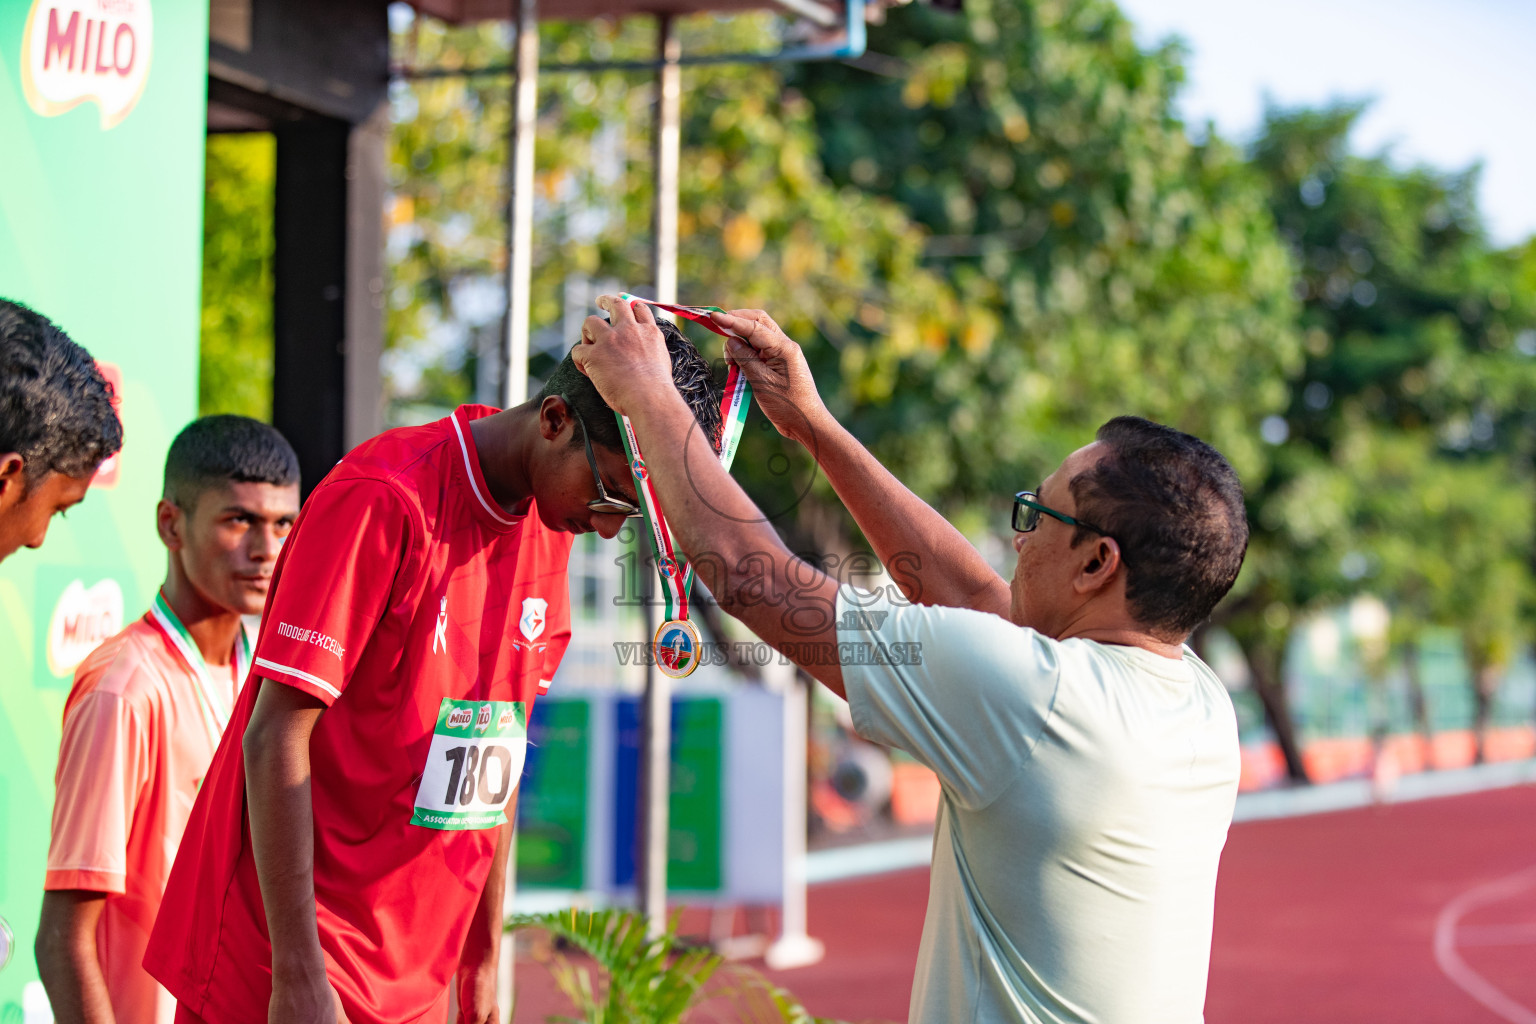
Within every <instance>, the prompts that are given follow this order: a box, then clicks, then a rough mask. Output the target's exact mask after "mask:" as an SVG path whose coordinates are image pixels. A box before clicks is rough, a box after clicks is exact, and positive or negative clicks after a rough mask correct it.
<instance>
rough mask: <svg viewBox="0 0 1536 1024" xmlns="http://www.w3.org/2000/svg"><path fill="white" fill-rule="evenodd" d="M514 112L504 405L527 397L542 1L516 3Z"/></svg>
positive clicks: (509, 150)
mask: <svg viewBox="0 0 1536 1024" xmlns="http://www.w3.org/2000/svg"><path fill="white" fill-rule="evenodd" d="M512 45H513V61H512V63H513V66H514V68H515V71H514V74H513V77H512V104H511V106H512V109H511V124H510V127H509V129H508V131H509V134H510V138H509V139H508V143H507V182H508V187H509V188H510V189H511V195H510V196H508V202H507V336H506V340H505V344H504V345H503V347H502V353H501V354H502V372H501V405H502V408H504V409H505V408H509V407H511V406H514V405H521V404H522V403H523V401H524V400H525V399H527V397H528V315H529V310H530V309H531V308H532V305H533V301H532V300H533V296H532V282H533V145H534V129H535V115H536V114H537V112H538V94H539V14H538V0H518V14H517V40H516V42H514V43H513V44H512Z"/></svg>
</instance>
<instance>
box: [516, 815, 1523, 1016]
mask: <svg viewBox="0 0 1536 1024" xmlns="http://www.w3.org/2000/svg"><path fill="white" fill-rule="evenodd" d="M927 894H928V884H927V872H926V871H924V870H918V871H902V872H896V873H893V874H888V875H881V876H877V877H874V878H867V879H860V880H856V881H848V882H837V883H828V884H823V885H818V886H815V887H813V888H812V889H811V896H810V924H811V927H810V931H811V934H813V935H815V936H817V937H818V938H820V939H822V940H823V941H824V942H825V943H826V945H827V957H826V959H825V960H824V961H822V962H821V963H820V964H817V965H815V966H812V967H806V968H802V969H800V970H796V971H786V972H782V973H778V974H775V975H773V977H774V980H775V981H777V982H778V983H779V984H781V985H784V986H785V987H787V988H789V989H791V990H792V991H794V992H795V993H796V995H798V996H799V997H800V998H801V999H802V1000H803V1001H804V1003H805V1004H806V1006H807V1007H808V1008H809V1009H810V1010H811V1012H813V1013H816V1014H819V1015H823V1016H830V1017H837V1018H841V1019H843V1020H848V1021H905V1020H906V1011H907V1000H908V997H909V995H910V992H911V969H912V963H913V961H914V959H915V957H916V954H917V943H918V936H919V933H920V932H921V929H922V917H923V907H924V905H925V903H926V900H927ZM758 966H761V965H758ZM518 980H519V983H520V988H521V991H520V1000H519V1002H520V1006H519V1008H518V1014H517V1020H518V1022H519V1024H528V1022H537V1021H542V1020H543V1019H544V1015H545V1014H547V1013H557V1012H561V1011H563V1010H564V1009H565V1008H564V1007H563V1006H562V1005H561V1002H562V1001H561V1000H559V999H558V997H557V996H556V995H555V994H554V991H553V987H552V986H551V985H550V984H549V982H548V979H547V976H546V975H545V973H544V969H543V968H542V967H540V966H538V965H536V964H533V963H530V962H522V963H519V965H518ZM711 1016H712V1015H711ZM1206 1021H1207V1022H1208V1024H1401V1022H1404V1021H1411V1022H1414V1024H1442V1022H1443V1024H1536V786H1520V787H1515V788H1510V789H1502V790H1494V791H1489V792H1484V793H1478V794H1474V795H1470V796H1459V797H1450V798H1445V799H1437V800H1422V801H1415V802H1411V803H1402V804H1394V805H1389V806H1387V807H1382V808H1374V807H1368V808H1363V809H1359V810H1349V811H1339V812H1335V813H1331V814H1318V815H1311V816H1307V817H1296V818H1286V819H1279V820H1271V821H1257V822H1248V823H1244V824H1239V825H1234V826H1233V828H1232V833H1231V836H1230V838H1229V839H1228V842H1227V848H1226V853H1225V855H1224V856H1223V858H1222V865H1221V878H1220V882H1219V884H1218V887H1217V895H1216V935H1215V942H1214V949H1213V952H1212V957H1211V979H1210V991H1209V997H1208V1000H1207V1004H1206Z"/></svg>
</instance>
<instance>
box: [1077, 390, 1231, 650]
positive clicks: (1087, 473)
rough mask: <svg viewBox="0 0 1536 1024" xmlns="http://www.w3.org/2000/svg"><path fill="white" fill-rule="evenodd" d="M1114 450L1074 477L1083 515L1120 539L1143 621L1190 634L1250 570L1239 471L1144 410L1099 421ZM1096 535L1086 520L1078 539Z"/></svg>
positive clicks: (1131, 599)
mask: <svg viewBox="0 0 1536 1024" xmlns="http://www.w3.org/2000/svg"><path fill="white" fill-rule="evenodd" d="M1097 437H1098V440H1099V442H1100V443H1102V444H1103V445H1104V446H1105V447H1106V448H1108V449H1109V451H1108V453H1107V454H1105V455H1104V457H1103V458H1101V459H1100V460H1099V461H1098V463H1097V464H1095V465H1094V466H1093V468H1092V469H1087V470H1084V471H1083V472H1081V473H1079V474H1078V475H1077V476H1075V477H1073V478H1072V481H1071V484H1070V487H1071V489H1072V497H1073V498H1074V499H1075V500H1076V502H1077V514H1078V516H1079V517H1080V518H1081V519H1083V520H1085V521H1087V522H1091V523H1095V524H1097V525H1098V526H1099V527H1102V528H1103V530H1104V532H1105V533H1107V534H1108V535H1109V536H1111V537H1113V538H1114V539H1115V541H1116V542H1117V543H1119V545H1120V554H1121V558H1122V559H1123V560H1124V563H1125V571H1126V577H1125V597H1126V602H1127V604H1128V605H1129V606H1130V612H1131V614H1132V615H1133V616H1135V618H1136V621H1138V622H1140V623H1141V624H1142V625H1143V626H1145V627H1147V628H1148V629H1149V630H1151V631H1152V632H1153V633H1155V634H1157V635H1159V636H1160V637H1162V638H1164V639H1168V640H1175V641H1179V640H1183V639H1184V638H1185V637H1187V636H1188V635H1189V634H1190V633H1191V632H1193V631H1194V629H1195V627H1196V626H1198V625H1200V623H1202V622H1204V621H1205V620H1206V619H1207V618H1209V617H1210V614H1211V611H1212V610H1213V609H1214V608H1215V607H1216V604H1217V602H1219V601H1220V600H1221V599H1222V598H1223V597H1225V596H1226V593H1227V591H1228V590H1231V589H1232V584H1233V583H1234V582H1236V581H1237V573H1238V570H1239V569H1241V568H1242V567H1243V556H1244V555H1245V554H1246V553H1247V551H1248V517H1247V513H1246V510H1245V508H1244V505H1243V487H1242V484H1241V483H1240V482H1239V481H1238V479H1237V473H1236V471H1234V470H1233V469H1232V466H1231V465H1230V464H1229V463H1228V462H1227V460H1226V459H1224V458H1223V457H1222V455H1221V453H1220V452H1218V451H1217V450H1216V449H1215V448H1212V447H1211V446H1210V445H1208V444H1206V443H1205V442H1204V441H1202V440H1200V439H1199V438H1197V437H1192V436H1190V435H1189V434H1185V433H1182V432H1180V431H1177V430H1174V429H1173V428H1172V427H1165V426H1163V425H1161V424H1158V423H1153V422H1152V421H1151V420H1144V419H1141V418H1140V417H1138V416H1117V417H1115V418H1114V419H1112V420H1110V421H1109V422H1108V423H1106V424H1104V425H1103V426H1102V427H1100V428H1099V432H1098V435H1097ZM1094 535H1095V534H1094V533H1093V531H1091V530H1085V529H1083V528H1082V527H1079V528H1078V530H1077V534H1076V535H1075V536H1074V537H1073V539H1072V543H1073V544H1074V545H1076V544H1078V543H1080V542H1081V541H1083V540H1085V539H1088V538H1090V537H1092V536H1094Z"/></svg>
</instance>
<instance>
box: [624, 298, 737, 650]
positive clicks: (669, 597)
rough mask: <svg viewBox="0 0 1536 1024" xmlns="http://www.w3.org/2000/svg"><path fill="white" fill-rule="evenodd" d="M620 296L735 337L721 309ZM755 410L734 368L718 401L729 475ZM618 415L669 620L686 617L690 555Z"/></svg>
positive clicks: (723, 459)
mask: <svg viewBox="0 0 1536 1024" xmlns="http://www.w3.org/2000/svg"><path fill="white" fill-rule="evenodd" d="M619 298H621V299H623V300H624V301H626V302H631V303H634V302H643V303H645V304H646V305H647V306H651V307H652V308H654V309H661V310H665V311H666V312H668V313H675V314H676V315H678V316H681V317H684V318H686V319H689V320H692V321H694V322H695V323H699V324H703V325H704V326H705V327H707V328H708V329H710V330H711V331H714V332H715V333H716V334H718V335H720V336H721V337H723V338H726V337H731V334H730V332H728V331H726V330H724V329H722V328H721V327H720V326H719V325H718V324H716V323H715V322H714V321H713V320H712V319H710V316H709V314H710V313H723V312H725V310H723V309H721V308H720V307H719V306H678V305H671V304H668V303H665V302H652V301H650V300H649V299H642V298H640V297H638V296H635V295H630V294H628V293H627V292H621V293H620V294H619ZM751 407H752V385H751V384H750V383H749V382H748V381H747V378H746V376H745V375H744V374H743V373H742V372H741V369H740V368H739V367H737V366H736V365H734V364H732V366H731V368H730V372H729V373H728V374H727V375H726V378H725V396H724V397H723V398H722V399H721V400H720V438H719V443H718V444H717V445H716V446H715V451H716V453H717V454H718V455H719V457H720V464H721V465H722V466H724V467H725V470H726V472H730V469H731V463H732V462H734V461H735V460H736V449H737V448H739V447H741V432H742V430H743V429H745V427H746V425H747V411H748V410H749V409H750V408H751ZM614 415H616V416H617V417H618V419H619V436H620V437H621V438H623V440H624V454H625V455H626V456H628V458H629V469H630V473H631V474H632V475H633V476H634V478H635V496H636V497H637V498H638V499H639V502H640V511H641V512H642V513H643V514H644V516H645V524H646V527H647V529H648V530H649V531H650V537H651V551H652V553H653V554H654V555H655V556H656V574H657V576H659V577H660V578H661V592H662V597H663V598H664V599H665V601H666V609H667V619H668V620H671V619H686V618H688V592H689V591H690V590H691V589H692V588H693V566H691V565H689V564H688V556H687V555H685V554H682V553H680V552H679V551H678V550H677V547H676V545H675V544H674V543H673V541H672V530H671V528H670V527H669V526H668V525H667V519H666V516H665V515H663V514H662V511H661V502H660V501H659V500H657V497H656V489H655V487H654V486H653V485H652V484H651V474H650V472H649V471H648V470H647V469H646V466H645V457H644V456H643V455H641V453H640V441H639V439H637V438H636V437H635V428H634V425H633V424H631V423H630V422H629V417H628V416H625V415H623V414H622V413H615V414H614Z"/></svg>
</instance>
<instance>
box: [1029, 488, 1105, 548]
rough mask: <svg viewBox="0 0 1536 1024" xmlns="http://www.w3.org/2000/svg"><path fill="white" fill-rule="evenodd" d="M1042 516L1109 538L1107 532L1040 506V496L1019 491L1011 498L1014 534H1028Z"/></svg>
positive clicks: (1038, 523) (1037, 524) (1046, 506)
mask: <svg viewBox="0 0 1536 1024" xmlns="http://www.w3.org/2000/svg"><path fill="white" fill-rule="evenodd" d="M1042 514H1044V515H1048V516H1050V517H1051V518H1052V519H1059V520H1061V521H1062V522H1063V523H1066V524H1067V525H1068V526H1081V527H1082V528H1083V529H1085V530H1092V531H1093V532H1094V533H1102V534H1103V535H1104V536H1106V537H1108V536H1109V531H1108V530H1101V529H1099V528H1098V527H1097V526H1094V525H1093V524H1092V523H1085V522H1083V521H1082V520H1081V519H1076V518H1074V517H1072V516H1069V515H1067V514H1066V513H1065V512H1058V511H1056V510H1055V509H1053V508H1051V507H1050V506H1049V505H1042V504H1040V495H1038V494H1036V493H1035V492H1034V491H1020V492H1019V493H1018V494H1015V495H1014V496H1013V532H1014V533H1029V532H1030V531H1031V530H1033V529H1034V528H1035V527H1037V526H1039V525H1040V516H1041V515H1042Z"/></svg>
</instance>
